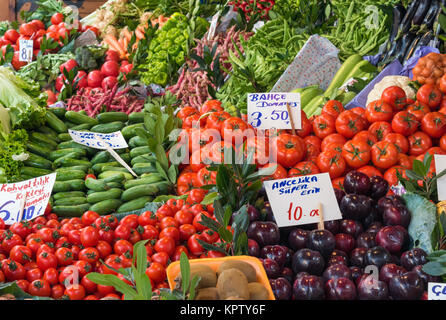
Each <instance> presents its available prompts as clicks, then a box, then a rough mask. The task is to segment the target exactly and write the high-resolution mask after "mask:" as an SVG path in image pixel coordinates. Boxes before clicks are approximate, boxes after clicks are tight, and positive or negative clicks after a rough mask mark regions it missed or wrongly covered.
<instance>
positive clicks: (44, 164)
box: [23, 153, 53, 170]
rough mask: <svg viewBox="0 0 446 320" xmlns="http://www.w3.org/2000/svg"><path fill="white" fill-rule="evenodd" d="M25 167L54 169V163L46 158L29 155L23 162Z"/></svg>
mask: <svg viewBox="0 0 446 320" xmlns="http://www.w3.org/2000/svg"><path fill="white" fill-rule="evenodd" d="M23 163H24V165H25V166H28V167H34V168H40V169H48V170H51V169H53V163H52V162H51V161H49V160H47V159H45V158H44V157H41V156H38V155H37V154H34V153H29V157H28V159H27V160H26V161H24V162H23Z"/></svg>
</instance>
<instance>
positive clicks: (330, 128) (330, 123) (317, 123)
mask: <svg viewBox="0 0 446 320" xmlns="http://www.w3.org/2000/svg"><path fill="white" fill-rule="evenodd" d="M335 121H336V118H335V117H334V116H332V115H330V114H328V113H322V114H320V115H319V116H316V118H315V119H314V121H313V131H314V134H315V135H316V136H317V137H319V138H321V139H324V138H325V137H327V136H328V135H330V134H332V133H334V132H336V127H335Z"/></svg>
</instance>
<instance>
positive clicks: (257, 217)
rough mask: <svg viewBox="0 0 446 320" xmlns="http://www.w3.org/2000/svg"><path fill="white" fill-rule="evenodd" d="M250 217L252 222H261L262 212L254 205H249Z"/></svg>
mask: <svg viewBox="0 0 446 320" xmlns="http://www.w3.org/2000/svg"><path fill="white" fill-rule="evenodd" d="M248 216H249V221H250V222H253V221H257V220H260V212H259V210H257V209H256V207H254V206H253V205H248Z"/></svg>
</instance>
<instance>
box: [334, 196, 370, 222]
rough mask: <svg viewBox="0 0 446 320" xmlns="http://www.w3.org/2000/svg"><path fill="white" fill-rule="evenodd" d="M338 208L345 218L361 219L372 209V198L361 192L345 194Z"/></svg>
mask: <svg viewBox="0 0 446 320" xmlns="http://www.w3.org/2000/svg"><path fill="white" fill-rule="evenodd" d="M340 209H341V212H342V216H343V217H344V218H346V219H353V220H359V221H360V220H363V219H365V218H366V217H367V216H368V215H369V214H370V211H371V210H372V199H370V198H369V197H367V196H365V195H361V194H353V193H352V194H347V195H346V196H345V197H344V198H342V200H341V205H340Z"/></svg>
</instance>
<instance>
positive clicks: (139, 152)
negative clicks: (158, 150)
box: [130, 146, 151, 159]
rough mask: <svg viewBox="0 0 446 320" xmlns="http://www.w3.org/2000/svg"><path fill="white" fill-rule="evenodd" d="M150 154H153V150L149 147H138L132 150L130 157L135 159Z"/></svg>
mask: <svg viewBox="0 0 446 320" xmlns="http://www.w3.org/2000/svg"><path fill="white" fill-rule="evenodd" d="M148 153H149V154H150V153H151V150H150V148H149V147H148V146H142V147H136V148H133V149H132V150H130V157H131V158H132V159H133V158H136V157H137V156H142V155H144V154H148Z"/></svg>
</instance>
